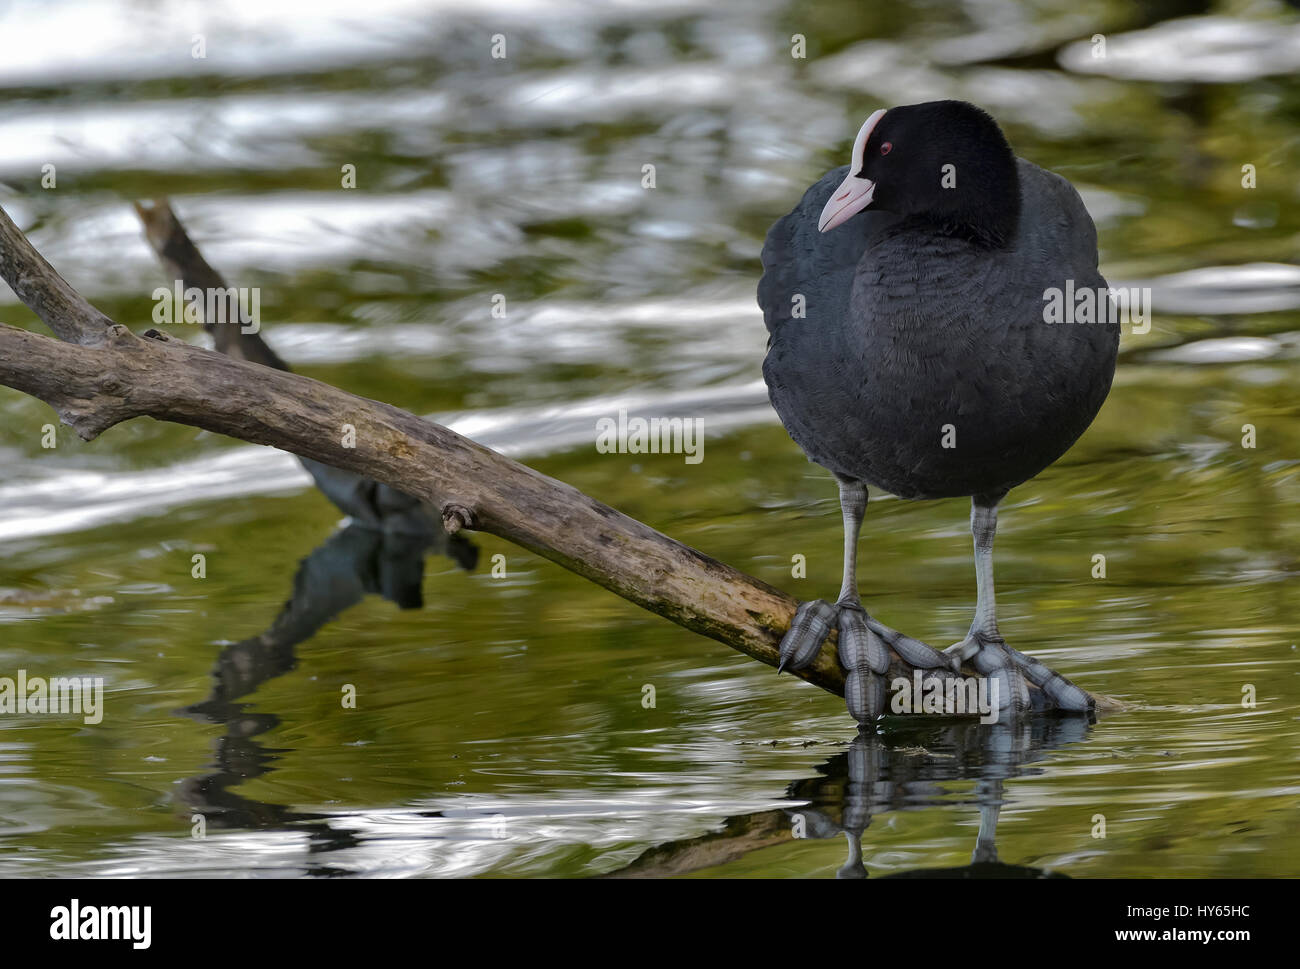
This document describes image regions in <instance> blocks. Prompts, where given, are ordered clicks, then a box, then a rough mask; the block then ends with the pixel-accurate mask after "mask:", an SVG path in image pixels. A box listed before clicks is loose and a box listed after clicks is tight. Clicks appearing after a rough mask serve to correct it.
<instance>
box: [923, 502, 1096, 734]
mask: <svg viewBox="0 0 1300 969" xmlns="http://www.w3.org/2000/svg"><path fill="white" fill-rule="evenodd" d="M1000 500H1001V496H998V497H996V498H984V497H979V496H977V497H975V498H972V499H971V506H970V530H971V537H972V539H973V540H974V544H975V583H976V599H975V618H974V619H973V620H971V624H970V631H969V632H968V633H967V634H966V638H965V639H963V640H962V641H961V642H960V643H957V644H956V645H954V646H951V647H950V648H949V649H948V650H947V654H948V655H949V656H952V657H955V658H956V659H958V660H960V661H962V662H970V663H971V665H972V666H974V667H975V669H976V670H978V671H979V672H980V673H983V674H984V675H985V676H988V677H990V679H992V680H994V681H996V683H997V685H998V693H999V700H998V702H999V706H1000V707H1001V708H1002V709H1003V710H1012V711H1014V712H1017V713H1019V712H1023V711H1025V710H1027V709H1028V708H1029V705H1030V702H1029V690H1028V688H1027V687H1026V686H1025V678H1028V679H1029V680H1030V681H1031V682H1032V683H1034V685H1035V686H1038V687H1040V688H1042V689H1043V691H1044V692H1046V693H1047V695H1048V696H1049V697H1051V698H1052V701H1053V702H1054V703H1055V704H1056V706H1057V707H1059V708H1061V709H1063V710H1075V711H1084V710H1089V709H1091V707H1092V698H1091V697H1089V696H1088V694H1087V693H1085V692H1084V691H1083V690H1081V689H1079V688H1078V687H1077V686H1075V685H1074V684H1073V683H1071V682H1070V681H1069V680H1067V679H1066V678H1065V677H1063V676H1061V675H1060V674H1059V673H1056V672H1054V671H1052V670H1050V669H1048V668H1047V667H1046V666H1044V665H1043V664H1042V663H1040V662H1038V660H1036V659H1033V658H1032V657H1029V656H1026V655H1025V654H1024V653H1021V652H1019V651H1018V650H1015V649H1012V648H1011V647H1010V646H1008V645H1007V644H1006V642H1005V641H1004V640H1003V638H1002V634H1001V633H1000V632H998V620H997V605H996V602H995V596H994V593H993V538H994V536H995V534H996V533H997V529H998V502H999V501H1000Z"/></svg>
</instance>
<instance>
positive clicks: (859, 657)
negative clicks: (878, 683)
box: [838, 608, 889, 673]
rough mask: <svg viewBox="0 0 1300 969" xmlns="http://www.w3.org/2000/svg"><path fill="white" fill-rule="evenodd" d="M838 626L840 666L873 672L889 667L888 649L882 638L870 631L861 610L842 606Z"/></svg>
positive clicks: (882, 671)
mask: <svg viewBox="0 0 1300 969" xmlns="http://www.w3.org/2000/svg"><path fill="white" fill-rule="evenodd" d="M839 628H840V637H839V644H838V646H839V656H840V665H841V666H843V667H844V668H845V669H846V670H861V669H870V670H871V671H872V672H873V673H884V672H885V671H886V670H888V669H889V650H888V648H886V646H885V642H884V640H882V639H881V638H880V637H879V636H877V635H876V634H875V633H874V632H872V630H871V627H870V626H868V625H867V618H866V616H865V615H864V614H863V613H862V612H861V611H859V610H857V609H849V608H842V609H841V610H840V624H839Z"/></svg>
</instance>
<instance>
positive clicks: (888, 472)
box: [758, 101, 1119, 721]
mask: <svg viewBox="0 0 1300 969" xmlns="http://www.w3.org/2000/svg"><path fill="white" fill-rule="evenodd" d="M763 270H764V275H763V278H762V281H761V282H760V283H759V286H758V299H759V303H760V304H761V305H762V307H763V315H764V319H765V321H766V323H767V328H768V331H769V333H770V335H771V336H770V340H769V342H768V354H767V359H766V361H765V362H764V365H763V374H764V376H765V377H766V379H767V385H768V390H769V394H770V396H771V400H772V406H773V407H775V408H776V411H777V413H778V414H779V415H780V416H781V420H782V422H783V423H784V424H785V426H786V429H787V430H788V431H789V432H790V436H791V437H792V438H794V440H795V441H796V442H797V443H798V444H799V446H800V447H802V448H803V450H804V452H805V453H806V454H807V455H808V457H809V458H810V459H811V460H813V461H815V462H817V463H818V464H821V465H822V466H824V467H826V468H828V469H829V470H830V471H831V472H832V473H834V474H835V476H836V478H837V479H838V481H839V489H840V505H841V508H842V511H843V515H844V531H845V547H844V581H843V586H842V587H841V589H840V597H839V601H838V602H836V603H835V604H834V605H832V604H830V603H827V602H824V601H821V600H816V601H813V602H805V603H803V604H802V605H801V606H800V607H799V611H798V612H797V613H796V615H795V618H794V621H793V622H792V623H791V626H790V629H789V631H788V632H787V633H786V635H785V638H784V639H783V640H782V643H781V654H782V659H783V661H784V662H783V665H790V666H792V667H795V668H798V667H801V666H803V665H806V664H807V663H810V662H811V661H812V660H813V658H814V657H815V656H816V655H817V652H818V650H819V649H820V647H821V644H822V642H823V641H824V640H825V639H826V637H827V636H828V635H829V633H830V630H831V628H833V627H838V629H839V651H840V659H841V662H842V663H843V664H844V666H845V667H846V669H847V670H848V676H847V680H846V690H845V693H846V697H847V698H848V703H849V710H850V712H851V713H852V714H853V715H854V716H855V717H856V718H857V719H858V720H860V721H865V720H868V719H874V718H875V716H877V715H878V714H879V713H880V711H881V709H882V706H883V702H884V689H885V687H884V679H883V677H882V676H881V675H880V674H882V673H883V672H884V670H885V669H886V667H887V666H888V662H889V655H888V651H887V650H886V649H885V644H888V645H889V646H892V647H893V648H894V650H895V651H896V652H897V653H898V654H899V656H900V657H902V658H903V659H904V660H905V661H907V662H909V663H911V664H912V665H914V666H917V667H921V668H934V667H940V666H946V667H950V668H953V669H956V668H958V666H959V665H960V663H962V662H963V661H970V662H971V664H972V665H973V666H974V667H975V669H976V670H978V671H979V672H981V673H984V674H986V675H988V676H990V678H992V679H993V680H994V681H995V682H996V684H997V686H998V688H999V691H998V692H999V694H1000V706H1001V707H1002V708H1003V709H1004V710H1010V711H1020V710H1023V709H1025V708H1026V707H1027V706H1028V705H1029V703H1030V693H1029V690H1028V688H1027V686H1026V684H1025V677H1027V678H1028V679H1029V680H1030V681H1032V682H1033V683H1035V684H1036V685H1037V686H1039V687H1041V688H1042V689H1043V691H1044V693H1045V694H1046V696H1047V697H1048V698H1050V700H1051V701H1052V703H1054V704H1055V705H1056V706H1057V707H1060V708H1064V709H1070V710H1084V709H1087V708H1089V707H1090V705H1091V699H1090V698H1089V697H1088V695H1087V694H1086V693H1085V692H1084V691H1082V690H1080V689H1079V688H1078V687H1076V686H1074V685H1073V684H1071V683H1070V682H1069V681H1068V680H1065V679H1064V678H1063V677H1061V676H1060V675H1058V674H1056V673H1054V672H1052V671H1051V670H1049V669H1047V667H1045V666H1044V665H1043V664H1041V663H1039V662H1037V661H1036V660H1033V659H1031V658H1029V657H1027V656H1025V655H1024V654H1022V653H1020V652H1018V651H1017V650H1014V649H1012V648H1011V647H1009V646H1007V645H1006V643H1005V642H1004V641H1003V639H1002V637H1001V635H1000V634H999V633H998V628H997V621H996V618H995V613H994V597H993V562H992V555H993V535H994V531H995V528H996V524H997V506H998V503H999V502H1000V501H1001V500H1002V498H1003V496H1005V495H1006V493H1007V492H1008V491H1009V490H1010V489H1011V488H1013V487H1015V486H1016V485H1018V484H1021V483H1022V482H1024V481H1027V480H1028V479H1029V478H1032V477H1033V476H1034V475H1036V474H1037V473H1038V472H1040V471H1042V470H1043V469H1044V468H1045V467H1047V466H1048V465H1049V464H1051V463H1052V462H1053V461H1055V460H1056V459H1057V458H1058V457H1060V456H1061V455H1062V454H1064V453H1065V451H1066V450H1067V449H1068V448H1069V447H1070V445H1071V444H1073V443H1074V441H1075V440H1076V439H1077V438H1078V437H1079V435H1080V434H1082V433H1083V431H1084V429H1085V428H1087V426H1088V425H1089V424H1090V423H1091V422H1092V419H1093V417H1094V416H1096V413H1097V411H1098V409H1099V408H1100V407H1101V404H1102V401H1103V400H1105V398H1106V394H1107V392H1108V391H1109V389H1110V384H1111V377H1112V375H1113V374H1114V369H1115V355H1116V351H1117V348H1118V343H1119V327H1118V323H1117V321H1115V319H1114V317H1113V315H1112V314H1109V313H1108V312H1106V311H1107V310H1109V308H1110V304H1109V301H1108V300H1107V299H1106V297H1105V295H1104V290H1105V288H1106V281H1105V280H1104V279H1103V278H1102V277H1101V274H1100V273H1099V272H1098V271H1097V238H1096V230H1095V229H1094V227H1093V224H1092V220H1091V218H1089V216H1088V212H1087V210H1086V209H1085V208H1084V206H1083V203H1082V201H1081V200H1080V199H1079V196H1078V194H1077V193H1076V192H1075V190H1074V189H1073V187H1071V185H1070V184H1069V182H1067V181H1066V180H1065V179H1063V178H1061V177H1060V176H1058V175H1054V174H1052V173H1051V172H1046V171H1044V170H1042V169H1041V168H1038V167H1037V166H1035V165H1032V164H1030V163H1029V162H1026V161H1024V160H1023V159H1017V158H1016V157H1015V155H1014V154H1013V153H1012V151H1011V147H1010V146H1009V145H1008V144H1007V141H1006V138H1005V137H1004V136H1003V134H1002V131H1001V129H999V127H998V125H997V122H995V121H994V120H993V119H992V118H991V117H989V115H987V114H985V113H984V112H983V111H981V110H980V109H979V108H977V107H975V106H974V105H971V104H966V103H965V102H961V101H935V102H930V103H928V104H916V105H908V106H905V107H898V108H892V109H890V110H888V111H883V110H882V111H877V112H876V113H875V114H873V115H872V116H871V117H870V118H868V119H867V121H866V123H865V124H863V126H862V129H861V130H860V131H859V132H858V136H857V139H856V141H855V142H854V145H853V154H852V158H851V160H850V164H849V165H848V166H845V167H843V168H840V169H837V170H835V171H833V172H830V173H828V174H827V175H826V176H824V177H823V178H822V179H821V180H820V181H818V182H817V183H816V184H815V185H813V186H812V187H811V188H810V189H809V190H808V191H807V192H806V193H805V194H804V197H803V200H802V201H801V202H800V203H799V205H798V206H796V207H795V209H794V211H792V212H791V213H790V214H789V215H787V216H785V217H784V218H782V219H781V220H779V221H778V222H777V223H776V224H775V225H773V226H772V229H771V230H770V231H769V233H768V236H767V241H766V243H765V245H764V246H763ZM1054 291H1055V293H1056V294H1058V296H1057V298H1066V299H1068V298H1069V297H1070V295H1071V294H1073V293H1076V292H1077V293H1083V292H1085V291H1090V292H1091V293H1092V294H1093V300H1094V302H1093V307H1094V310H1096V309H1098V308H1099V309H1100V310H1101V312H1100V313H1097V312H1094V314H1093V316H1094V317H1096V316H1098V315H1100V316H1102V317H1103V320H1104V321H1103V322H1094V321H1092V320H1087V321H1085V320H1084V319H1083V318H1082V315H1081V314H1079V315H1076V316H1075V317H1074V319H1075V320H1076V322H1053V323H1048V322H1046V319H1047V317H1046V314H1045V306H1046V305H1048V303H1047V301H1048V298H1049V295H1051V294H1053V292H1054ZM1073 308H1074V304H1073V303H1072V304H1071V305H1070V307H1069V309H1071V310H1072V309H1073ZM868 484H870V485H874V486H876V487H878V488H881V489H883V490H886V491H890V492H892V493H894V494H896V495H898V496H900V497H903V498H948V497H957V496H965V495H969V496H971V531H972V534H973V536H974V540H975V568H976V579H977V583H978V603H977V606H976V610H975V618H974V621H973V622H972V623H971V627H970V632H969V633H968V634H967V636H966V638H965V639H964V640H963V641H962V642H960V643H958V644H956V645H955V646H953V647H952V648H950V649H949V650H948V651H947V652H946V653H939V652H937V651H935V650H933V649H931V648H930V647H929V646H926V645H925V644H924V643H921V642H919V641H917V640H915V639H912V638H911V637H908V636H904V635H902V634H901V633H898V632H896V631H895V630H893V629H890V628H889V627H888V626H885V625H884V624H882V623H880V622H878V621H877V620H876V619H874V618H873V617H872V616H870V615H869V614H868V613H867V612H866V611H865V610H864V609H863V608H862V605H861V602H860V600H859V598H858V591H857V580H856V558H857V554H856V548H857V538H858V530H859V528H860V526H861V523H862V516H863V513H864V512H865V510H866V503H867V485H868Z"/></svg>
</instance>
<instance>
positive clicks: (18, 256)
mask: <svg viewBox="0 0 1300 969" xmlns="http://www.w3.org/2000/svg"><path fill="white" fill-rule="evenodd" d="M0 277H3V278H4V280H5V282H7V283H8V284H9V286H10V288H12V289H13V291H14V292H15V293H17V294H18V298H19V299H20V300H22V301H23V302H24V303H26V304H27V305H28V307H30V308H31V311H32V312H33V313H35V314H36V315H37V316H39V317H40V318H41V322H43V323H44V324H45V325H46V326H48V327H49V328H50V330H51V331H52V332H53V333H54V334H55V335H56V336H58V338H59V339H60V340H66V341H68V342H69V343H80V344H82V345H84V346H98V345H99V344H100V343H102V342H103V341H104V339H105V338H106V333H107V331H108V329H109V327H110V326H112V324H113V321H112V320H110V319H109V318H108V317H107V316H105V315H104V314H103V313H101V312H100V311H99V310H97V309H95V307H93V306H91V305H90V303H88V302H86V300H85V298H84V297H83V296H82V295H81V294H80V293H78V292H77V291H76V290H75V289H73V288H72V287H71V286H69V285H68V282H67V280H65V279H64V278H63V277H62V276H60V275H59V274H58V273H57V272H55V271H54V267H53V266H51V265H50V264H49V263H48V262H46V261H45V257H44V256H42V255H41V254H40V253H39V252H37V251H36V248H35V246H33V245H32V244H31V243H30V242H28V241H27V236H25V235H23V232H22V230H21V229H19V228H18V226H16V225H14V222H13V220H12V219H11V218H9V213H7V212H6V211H5V210H4V209H2V208H0Z"/></svg>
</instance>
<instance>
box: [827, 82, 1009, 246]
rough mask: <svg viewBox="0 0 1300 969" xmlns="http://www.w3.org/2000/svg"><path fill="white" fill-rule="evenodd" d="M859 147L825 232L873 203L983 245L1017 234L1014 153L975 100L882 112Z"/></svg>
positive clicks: (835, 198)
mask: <svg viewBox="0 0 1300 969" xmlns="http://www.w3.org/2000/svg"><path fill="white" fill-rule="evenodd" d="M864 135H865V138H864V137H863V136H864ZM853 149H854V150H853V158H852V161H851V162H850V169H849V177H848V178H846V179H845V180H844V183H843V184H842V185H841V186H840V187H839V189H837V190H836V192H835V193H834V194H833V195H832V197H831V202H830V203H828V205H827V207H826V211H827V213H830V217H827V215H826V214H823V220H822V221H823V231H825V230H827V229H831V228H834V227H835V226H836V225H839V224H840V223H842V222H844V221H845V220H846V219H847V218H848V217H849V216H850V215H852V214H854V212H857V211H861V209H863V208H866V206H867V205H870V206H871V207H872V208H874V209H881V210H884V211H886V212H894V213H896V214H898V215H901V216H903V217H904V218H909V219H915V220H917V221H923V222H925V223H927V224H930V225H933V226H934V227H935V229H937V230H938V231H940V232H943V233H945V234H949V235H957V236H962V237H965V238H968V239H970V240H971V241H973V242H977V243H979V244H981V245H988V246H1004V245H1007V244H1008V243H1010V242H1011V241H1012V240H1013V239H1014V238H1015V234H1016V226H1017V225H1018V224H1019V220H1020V180H1019V178H1018V177H1017V175H1016V158H1015V154H1014V153H1013V152H1012V151H1011V146H1010V145H1009V144H1007V139H1006V136H1005V135H1003V134H1002V129H1001V128H999V127H998V123H997V122H996V121H994V120H993V118H992V116H990V115H989V114H988V113H987V112H985V111H982V110H981V109H979V108H977V107H975V105H973V104H969V103H967V102H965V101H929V102H927V103H925V104H908V105H903V106H902V107H897V108H890V109H889V110H888V111H886V112H884V113H883V114H881V113H879V112H877V114H875V115H872V117H871V118H869V119H867V123H866V124H864V125H863V126H862V130H861V131H860V132H859V133H858V139H857V141H856V142H855V143H854V146H853ZM871 186H874V189H873V188H872V187H871ZM864 198H865V199H866V201H865V202H863V201H862V200H863V199H864ZM836 205H838V206H839V207H838V208H837V209H835V210H834V211H832V206H836ZM848 209H852V211H848V212H847V214H844V212H845V211H846V210H848Z"/></svg>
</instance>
